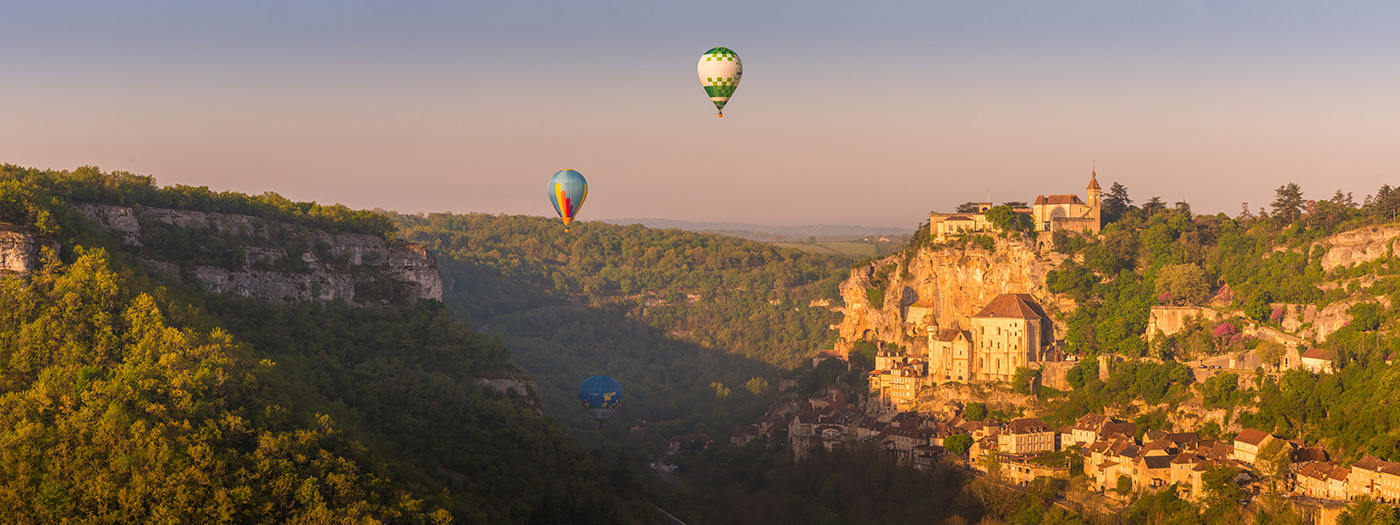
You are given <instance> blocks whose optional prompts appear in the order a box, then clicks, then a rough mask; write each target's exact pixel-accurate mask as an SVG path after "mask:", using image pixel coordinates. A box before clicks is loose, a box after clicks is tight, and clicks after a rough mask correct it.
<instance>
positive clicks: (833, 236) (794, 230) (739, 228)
mask: <svg viewBox="0 0 1400 525" xmlns="http://www.w3.org/2000/svg"><path fill="white" fill-rule="evenodd" d="M602 222H605V223H608V224H621V225H627V224H641V225H642V226H646V227H648V228H661V229H665V228H675V229H679V230H686V231H693V232H703V233H718V234H721V235H729V236H732V237H740V238H744V239H749V240H753V241H763V242H782V241H803V240H807V239H808V238H809V237H816V238H817V240H819V241H850V240H861V239H864V238H866V237H872V236H901V237H903V236H908V235H909V234H911V233H913V232H914V230H913V229H911V228H893V227H879V226H858V225H846V224H839V225H838V224H805V225H802V226H768V225H763V224H747V223H738V222H690V221H677V220H671V219H603V220H602Z"/></svg>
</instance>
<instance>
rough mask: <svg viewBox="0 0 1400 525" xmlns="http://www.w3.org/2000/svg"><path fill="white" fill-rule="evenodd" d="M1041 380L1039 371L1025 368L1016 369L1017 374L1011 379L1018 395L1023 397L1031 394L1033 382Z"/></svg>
mask: <svg viewBox="0 0 1400 525" xmlns="http://www.w3.org/2000/svg"><path fill="white" fill-rule="evenodd" d="M1039 378H1040V370H1039V369H1030V368H1026V367H1024V366H1021V367H1016V372H1015V374H1014V375H1012V377H1011V384H1012V385H1013V387H1014V389H1015V391H1016V393H1018V394H1022V395H1029V394H1031V382H1032V381H1034V380H1038V379H1039Z"/></svg>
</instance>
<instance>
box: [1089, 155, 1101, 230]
mask: <svg viewBox="0 0 1400 525" xmlns="http://www.w3.org/2000/svg"><path fill="white" fill-rule="evenodd" d="M1098 177H1099V174H1098V170H1097V169H1094V170H1092V171H1090V172H1089V187H1088V188H1085V193H1086V194H1087V196H1088V197H1089V198H1088V204H1089V216H1090V217H1092V218H1093V219H1094V231H1095V232H1097V231H1099V229H1100V228H1103V201H1102V200H1101V199H1102V197H1103V188H1100V187H1099V178H1098Z"/></svg>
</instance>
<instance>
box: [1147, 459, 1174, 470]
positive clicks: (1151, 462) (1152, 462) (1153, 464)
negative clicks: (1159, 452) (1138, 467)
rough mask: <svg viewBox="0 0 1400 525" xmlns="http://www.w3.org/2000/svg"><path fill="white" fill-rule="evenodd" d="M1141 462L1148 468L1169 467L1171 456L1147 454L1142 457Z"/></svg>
mask: <svg viewBox="0 0 1400 525" xmlns="http://www.w3.org/2000/svg"><path fill="white" fill-rule="evenodd" d="M1142 462H1143V463H1144V464H1146V465H1147V468H1150V469H1159V468H1171V465H1172V457H1171V456H1147V457H1145V458H1142Z"/></svg>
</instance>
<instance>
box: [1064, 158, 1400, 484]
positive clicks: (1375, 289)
mask: <svg viewBox="0 0 1400 525" xmlns="http://www.w3.org/2000/svg"><path fill="white" fill-rule="evenodd" d="M1276 194H1277V199H1276V200H1275V201H1274V202H1273V203H1272V205H1271V206H1270V207H1269V209H1268V210H1265V209H1263V208H1260V209H1259V210H1258V212H1257V213H1256V212H1250V211H1249V210H1247V209H1246V210H1244V211H1243V212H1242V213H1241V214H1239V215H1238V216H1236V217H1230V216H1227V215H1225V214H1223V213H1222V214H1217V215H1195V214H1192V213H1191V209H1190V206H1189V205H1188V204H1187V203H1185V202H1180V203H1177V204H1176V205H1175V207H1167V206H1166V205H1165V203H1162V202H1161V201H1160V199H1157V198H1155V197H1154V198H1153V199H1151V200H1149V201H1148V202H1147V203H1145V204H1144V205H1143V206H1141V207H1138V206H1132V201H1131V200H1130V199H1128V197H1127V190H1126V188H1123V187H1122V186H1121V185H1118V184H1115V185H1114V188H1113V191H1111V192H1110V197H1109V198H1107V199H1105V201H1106V202H1105V209H1106V211H1110V214H1109V218H1110V219H1112V220H1113V222H1111V223H1110V224H1109V225H1108V226H1107V227H1106V228H1105V229H1104V231H1103V235H1102V236H1101V238H1097V239H1095V238H1084V237H1079V236H1075V235H1065V234H1057V235H1056V238H1055V245H1056V248H1055V249H1056V250H1059V251H1062V252H1064V253H1070V254H1073V255H1075V257H1076V259H1077V260H1078V261H1079V262H1071V263H1069V264H1066V265H1065V266H1063V267H1062V268H1061V269H1060V270H1059V271H1057V272H1053V273H1052V274H1051V275H1050V276H1049V278H1048V279H1047V280H1048V284H1049V286H1050V288H1051V290H1052V291H1054V292H1057V293H1064V294H1067V295H1068V296H1070V297H1072V298H1074V299H1075V300H1076V301H1077V303H1078V305H1079V307H1078V309H1077V310H1076V311H1075V312H1074V313H1072V314H1070V315H1069V316H1068V318H1067V324H1068V333H1067V334H1066V336H1065V338H1066V342H1067V349H1068V350H1069V351H1070V352H1072V353H1077V354H1080V355H1083V356H1093V355H1096V354H1098V353H1109V352H1111V353H1116V354H1119V355H1125V356H1128V357H1151V358H1156V359H1161V360H1165V361H1166V364H1167V365H1173V366H1175V367H1177V368H1180V366H1181V365H1179V364H1176V363H1173V361H1187V360H1194V359H1200V358H1203V357H1210V356H1218V355H1237V354H1239V353H1241V352H1245V351H1251V350H1253V351H1256V352H1257V353H1258V355H1260V356H1261V357H1262V359H1263V361H1264V366H1263V367H1261V368H1260V369H1259V370H1258V371H1256V373H1255V374H1252V377H1244V378H1242V379H1241V380H1240V381H1239V382H1238V383H1239V386H1236V381H1235V378H1236V377H1237V376H1236V375H1235V374H1223V377H1220V378H1213V379H1212V380H1211V381H1207V382H1204V383H1202V384H1198V385H1191V384H1190V380H1189V376H1190V374H1189V373H1180V371H1178V372H1177V373H1176V374H1175V379H1168V376H1169V375H1171V374H1172V372H1171V371H1168V370H1162V371H1160V372H1158V371H1156V370H1155V368H1154V369H1153V370H1151V371H1149V370H1148V369H1147V367H1139V368H1140V369H1141V370H1142V371H1143V373H1142V374H1136V372H1134V370H1137V369H1132V370H1125V372H1124V376H1123V377H1121V378H1117V379H1113V380H1110V381H1109V384H1105V383H1103V382H1100V381H1098V380H1097V379H1096V378H1095V376H1096V374H1097V370H1096V369H1095V368H1094V365H1093V363H1091V362H1089V361H1084V365H1083V366H1082V367H1080V368H1081V369H1082V370H1080V369H1076V370H1072V371H1071V374H1070V376H1071V377H1070V379H1071V383H1072V384H1073V385H1075V386H1076V388H1077V389H1078V390H1077V391H1076V392H1075V393H1074V395H1073V396H1071V400H1072V403H1071V404H1072V405H1079V409H1078V410H1062V411H1061V413H1062V415H1063V417H1077V416H1076V415H1075V413H1076V412H1080V411H1084V410H1097V409H1101V408H1102V407H1103V406H1104V404H1106V403H1123V402H1126V401H1127V400H1129V399H1132V398H1134V397H1139V396H1141V395H1142V394H1138V395H1127V396H1126V397H1124V394H1125V393H1127V392H1151V393H1152V394H1150V395H1148V397H1140V398H1143V399H1147V400H1148V401H1149V402H1152V403H1156V402H1159V401H1161V400H1164V399H1167V400H1174V401H1173V403H1175V402H1179V401H1181V400H1183V399H1184V397H1183V395H1184V394H1185V391H1184V390H1182V388H1185V387H1190V388H1193V389H1195V390H1196V392H1197V395H1199V396H1200V397H1201V398H1202V399H1203V400H1204V404H1205V407H1206V408H1210V409H1229V410H1230V411H1231V412H1232V413H1233V414H1235V417H1236V418H1237V421H1238V423H1239V424H1241V425H1243V426H1245V427H1252V428H1258V429H1262V430H1265V431H1268V432H1273V433H1274V434H1276V435H1281V436H1285V437H1289V438H1301V439H1304V440H1306V441H1307V442H1308V443H1320V444H1323V445H1326V446H1327V447H1328V448H1329V449H1330V450H1333V451H1334V452H1340V453H1341V454H1342V459H1343V460H1355V459H1356V458H1359V457H1360V456H1361V455H1363V454H1367V453H1369V454H1374V455H1376V456H1379V457H1381V458H1386V459H1400V431H1397V430H1396V429H1397V428H1400V410H1397V409H1396V405H1395V404H1394V403H1375V402H1374V401H1375V400H1376V399H1393V398H1394V396H1395V390H1394V387H1393V385H1394V384H1395V381H1396V380H1397V378H1400V375H1397V374H1400V371H1397V369H1396V368H1395V367H1394V366H1391V365H1390V364H1389V363H1388V362H1387V361H1388V360H1390V359H1391V358H1392V356H1393V355H1394V354H1395V352H1397V351H1400V332H1397V331H1400V322H1397V321H1396V319H1400V259H1396V256H1395V254H1394V253H1393V252H1392V251H1389V250H1385V251H1382V252H1381V253H1378V254H1374V255H1375V256H1374V257H1370V258H1369V259H1368V260H1365V261H1362V262H1358V263H1354V264H1348V263H1344V262H1338V261H1339V260H1341V259H1339V258H1338V255H1337V253H1334V252H1333V250H1334V248H1336V247H1337V246H1340V245H1339V244H1338V243H1340V242H1341V240H1339V239H1341V238H1340V237H1338V235H1339V234H1342V233H1344V232H1362V233H1368V232H1373V231H1374V232H1381V234H1383V233H1384V232H1386V231H1390V230H1393V229H1394V227H1395V225H1394V220H1395V219H1396V216H1397V212H1398V211H1400V192H1397V191H1396V190H1394V189H1392V188H1390V186H1389V185H1385V186H1382V187H1381V188H1380V189H1379V190H1378V191H1377V192H1376V193H1375V194H1374V195H1368V196H1367V197H1365V199H1364V200H1363V201H1362V202H1356V201H1355V199H1353V197H1352V196H1351V195H1350V194H1343V193H1342V192H1340V191H1338V192H1336V193H1335V194H1334V195H1333V196H1332V198H1330V199H1327V200H1308V199H1305V198H1304V195H1303V193H1302V189H1301V188H1299V187H1298V186H1297V185H1293V184H1286V185H1283V186H1280V187H1279V188H1278V189H1277V191H1276ZM1354 234H1355V233H1353V234H1349V235H1354ZM1329 253H1330V255H1329ZM1207 304H1209V305H1212V306H1213V307H1214V308H1216V309H1218V310H1220V311H1223V312H1229V313H1231V314H1232V317H1227V318H1225V319H1219V320H1214V321H1206V320H1197V321H1195V322H1194V323H1191V324H1189V325H1188V326H1186V327H1185V329H1184V330H1182V331H1180V332H1177V333H1175V334H1172V335H1170V336H1166V335H1164V334H1148V333H1146V332H1147V324H1148V314H1149V310H1150V308H1151V307H1152V306H1157V305H1164V306H1165V305H1207ZM1303 311H1308V312H1326V311H1338V312H1343V313H1342V314H1341V315H1342V316H1343V319H1344V321H1343V325H1342V326H1341V327H1340V328H1339V329H1337V330H1335V331H1332V332H1330V333H1324V332H1319V329H1318V327H1316V326H1314V325H1313V322H1312V321H1308V322H1304V318H1305V316H1304V314H1303V313H1302V312H1303ZM1288 312H1296V313H1288ZM1285 314H1287V315H1285ZM1319 319H1320V317H1319ZM1246 324H1251V325H1252V326H1261V327H1264V328H1271V329H1273V330H1276V331H1278V332H1283V333H1293V334H1296V335H1299V336H1301V337H1302V339H1303V343H1302V344H1301V347H1300V348H1299V349H1298V351H1299V352H1302V351H1303V350H1306V349H1307V348H1322V349H1326V350H1329V351H1331V352H1333V353H1334V354H1335V355H1336V360H1335V363H1334V364H1335V366H1336V368H1337V372H1336V373H1332V374H1317V373H1313V372H1309V371H1307V370H1297V369H1295V370H1288V371H1286V372H1283V373H1281V374H1278V373H1274V374H1269V373H1266V372H1275V370H1276V367H1279V366H1281V365H1282V364H1283V363H1282V359H1281V357H1282V355H1283V350H1284V349H1283V347H1282V346H1280V345H1278V344H1277V343H1272V342H1269V341H1267V340H1264V339H1260V338H1255V337H1246V336H1243V332H1244V327H1245V325H1246ZM1153 374H1156V375H1153ZM1149 377H1156V378H1157V379H1149ZM1115 385H1117V386H1115ZM1135 385H1136V386H1135ZM1144 385H1156V386H1144ZM1172 385H1178V386H1179V387H1182V388H1175V389H1171V390H1170V392H1172V393H1174V394H1177V395H1168V392H1169V390H1168V389H1169V388H1170V387H1171V386H1172ZM1080 390H1082V391H1080ZM1115 392H1116V393H1115ZM1157 417H1161V415H1160V414H1159V415H1158V416H1157ZM1217 430H1218V429H1217Z"/></svg>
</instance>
